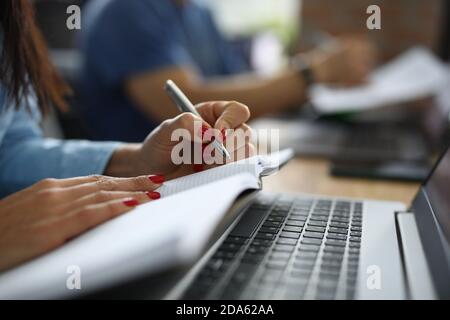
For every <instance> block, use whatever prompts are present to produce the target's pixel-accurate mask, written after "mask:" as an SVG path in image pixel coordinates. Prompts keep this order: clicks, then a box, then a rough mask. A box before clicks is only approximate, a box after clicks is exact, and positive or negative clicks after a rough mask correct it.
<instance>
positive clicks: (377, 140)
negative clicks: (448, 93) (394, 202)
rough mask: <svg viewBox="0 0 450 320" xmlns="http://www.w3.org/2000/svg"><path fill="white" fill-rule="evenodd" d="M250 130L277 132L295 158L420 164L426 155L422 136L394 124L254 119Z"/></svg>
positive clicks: (426, 151)
mask: <svg viewBox="0 0 450 320" xmlns="http://www.w3.org/2000/svg"><path fill="white" fill-rule="evenodd" d="M252 127H253V128H254V129H255V130H258V129H260V128H270V129H278V130H279V135H280V148H282V149H283V148H292V149H294V151H295V153H296V155H298V156H312V157H317V156H319V157H326V158H329V159H333V160H340V161H347V160H352V161H396V160H397V161H424V160H426V159H428V156H429V154H430V150H429V148H428V145H429V141H428V138H427V136H426V135H425V134H423V133H422V132H421V131H420V130H418V129H416V128H414V127H412V126H410V125H399V124H398V123H393V124H390V123H384V124H383V123H345V122H338V121H332V120H308V119H302V118H299V117H295V118H294V119H292V117H291V119H285V118H279V119H276V118H272V119H261V120H257V121H255V122H253V123H252Z"/></svg>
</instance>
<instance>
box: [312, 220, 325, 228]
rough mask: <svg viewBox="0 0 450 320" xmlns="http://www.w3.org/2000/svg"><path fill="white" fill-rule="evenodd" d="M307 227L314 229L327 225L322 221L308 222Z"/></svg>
mask: <svg viewBox="0 0 450 320" xmlns="http://www.w3.org/2000/svg"><path fill="white" fill-rule="evenodd" d="M308 226H314V227H326V226H327V223H326V222H323V221H314V220H312V221H309V222H308Z"/></svg>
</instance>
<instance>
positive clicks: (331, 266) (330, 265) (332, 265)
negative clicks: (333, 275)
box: [320, 260, 342, 269]
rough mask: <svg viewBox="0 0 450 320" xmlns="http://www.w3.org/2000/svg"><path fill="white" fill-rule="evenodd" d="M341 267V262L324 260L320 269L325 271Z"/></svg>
mask: <svg viewBox="0 0 450 320" xmlns="http://www.w3.org/2000/svg"><path fill="white" fill-rule="evenodd" d="M341 266H342V261H341V260H324V261H322V263H321V264H320V267H321V268H324V269H340V268H341Z"/></svg>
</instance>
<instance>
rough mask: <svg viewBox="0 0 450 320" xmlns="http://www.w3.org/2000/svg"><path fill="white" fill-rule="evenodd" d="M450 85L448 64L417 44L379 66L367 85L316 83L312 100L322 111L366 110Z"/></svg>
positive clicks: (407, 100)
mask: <svg viewBox="0 0 450 320" xmlns="http://www.w3.org/2000/svg"><path fill="white" fill-rule="evenodd" d="M445 87H447V88H449V87H450V84H449V78H448V75H447V71H446V68H445V67H444V65H443V63H441V62H440V61H439V60H438V59H437V58H436V57H435V56H434V55H433V53H431V52H430V51H429V50H428V49H425V48H421V47H416V48H413V49H410V50H409V51H407V52H405V53H404V54H402V55H401V56H400V57H398V58H397V59H395V60H393V61H392V62H390V63H388V64H386V65H384V66H382V67H380V68H379V69H378V70H375V71H374V72H373V74H372V75H371V76H370V77H369V81H368V83H367V84H366V85H363V86H359V87H354V88H350V89H348V88H333V87H328V86H324V85H316V86H314V87H313V88H312V89H311V92H310V96H311V102H312V103H313V105H314V107H315V108H316V109H317V111H318V112H319V113H321V114H334V113H347V112H363V111H366V110H371V109H376V108H380V107H384V106H388V105H394V104H398V103H404V102H409V101H414V100H417V99H420V98H425V97H429V96H433V95H435V94H437V93H439V92H440V91H442V90H443V88H445Z"/></svg>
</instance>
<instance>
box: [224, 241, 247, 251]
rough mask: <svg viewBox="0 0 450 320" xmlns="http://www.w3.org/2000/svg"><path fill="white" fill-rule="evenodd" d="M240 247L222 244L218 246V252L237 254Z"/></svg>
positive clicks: (232, 244)
mask: <svg viewBox="0 0 450 320" xmlns="http://www.w3.org/2000/svg"><path fill="white" fill-rule="evenodd" d="M241 247H242V246H241V245H238V244H234V243H223V244H222V245H221V246H220V250H223V251H231V252H238V251H239V250H240V249H241Z"/></svg>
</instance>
